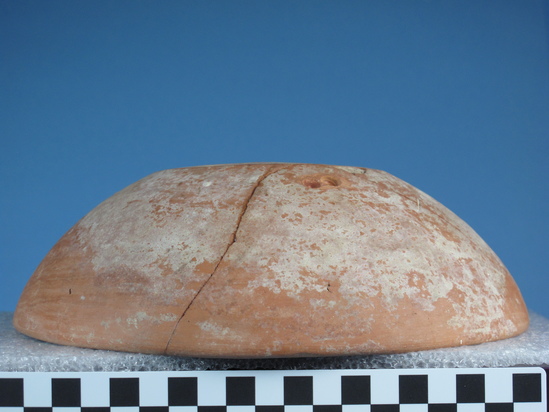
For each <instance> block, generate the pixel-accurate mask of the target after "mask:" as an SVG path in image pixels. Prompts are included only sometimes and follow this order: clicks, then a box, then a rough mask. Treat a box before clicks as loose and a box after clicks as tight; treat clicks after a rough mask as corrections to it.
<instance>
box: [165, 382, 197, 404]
mask: <svg viewBox="0 0 549 412" xmlns="http://www.w3.org/2000/svg"><path fill="white" fill-rule="evenodd" d="M168 405H169V406H196V405H198V380H197V378H168Z"/></svg>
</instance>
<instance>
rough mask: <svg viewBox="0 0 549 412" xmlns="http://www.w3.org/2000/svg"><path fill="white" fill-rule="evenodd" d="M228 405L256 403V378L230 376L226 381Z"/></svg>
mask: <svg viewBox="0 0 549 412" xmlns="http://www.w3.org/2000/svg"><path fill="white" fill-rule="evenodd" d="M226 396H227V405H255V378H254V377H253V376H228V377H227V381H226Z"/></svg>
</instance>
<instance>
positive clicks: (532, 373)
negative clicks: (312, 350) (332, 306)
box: [0, 368, 547, 412]
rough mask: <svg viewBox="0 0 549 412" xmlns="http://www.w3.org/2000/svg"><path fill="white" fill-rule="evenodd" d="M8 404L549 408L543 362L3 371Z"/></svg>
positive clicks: (31, 407)
mask: <svg viewBox="0 0 549 412" xmlns="http://www.w3.org/2000/svg"><path fill="white" fill-rule="evenodd" d="M0 412H547V393H546V375H545V371H544V370H543V369H541V368H497V369H469V370H464V369H424V370H419V369H413V370H315V371H280V370H272V371H205V372H136V373H129V372H124V373H122V372H120V373H116V372H112V373H110V372H82V373H62V372H58V373H41V372H34V373H16V372H14V373H2V372H0Z"/></svg>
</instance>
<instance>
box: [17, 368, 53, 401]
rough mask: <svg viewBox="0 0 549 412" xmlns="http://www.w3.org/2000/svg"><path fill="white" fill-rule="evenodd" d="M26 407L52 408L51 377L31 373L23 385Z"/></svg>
mask: <svg viewBox="0 0 549 412" xmlns="http://www.w3.org/2000/svg"><path fill="white" fill-rule="evenodd" d="M23 399H24V402H25V406H26V407H51V406H52V405H51V375H48V374H42V373H36V374H31V373H29V374H28V375H27V376H26V377H25V380H24V383H23Z"/></svg>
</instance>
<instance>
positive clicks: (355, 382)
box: [341, 375, 371, 405]
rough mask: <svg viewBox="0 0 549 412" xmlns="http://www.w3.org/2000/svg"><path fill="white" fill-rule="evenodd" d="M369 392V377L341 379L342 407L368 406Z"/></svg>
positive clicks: (344, 377) (346, 377)
mask: <svg viewBox="0 0 549 412" xmlns="http://www.w3.org/2000/svg"><path fill="white" fill-rule="evenodd" d="M370 390H371V389H370V376H367V375H364V376H362V375H358V376H342V377H341V403H342V404H343V405H369V404H370Z"/></svg>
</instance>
